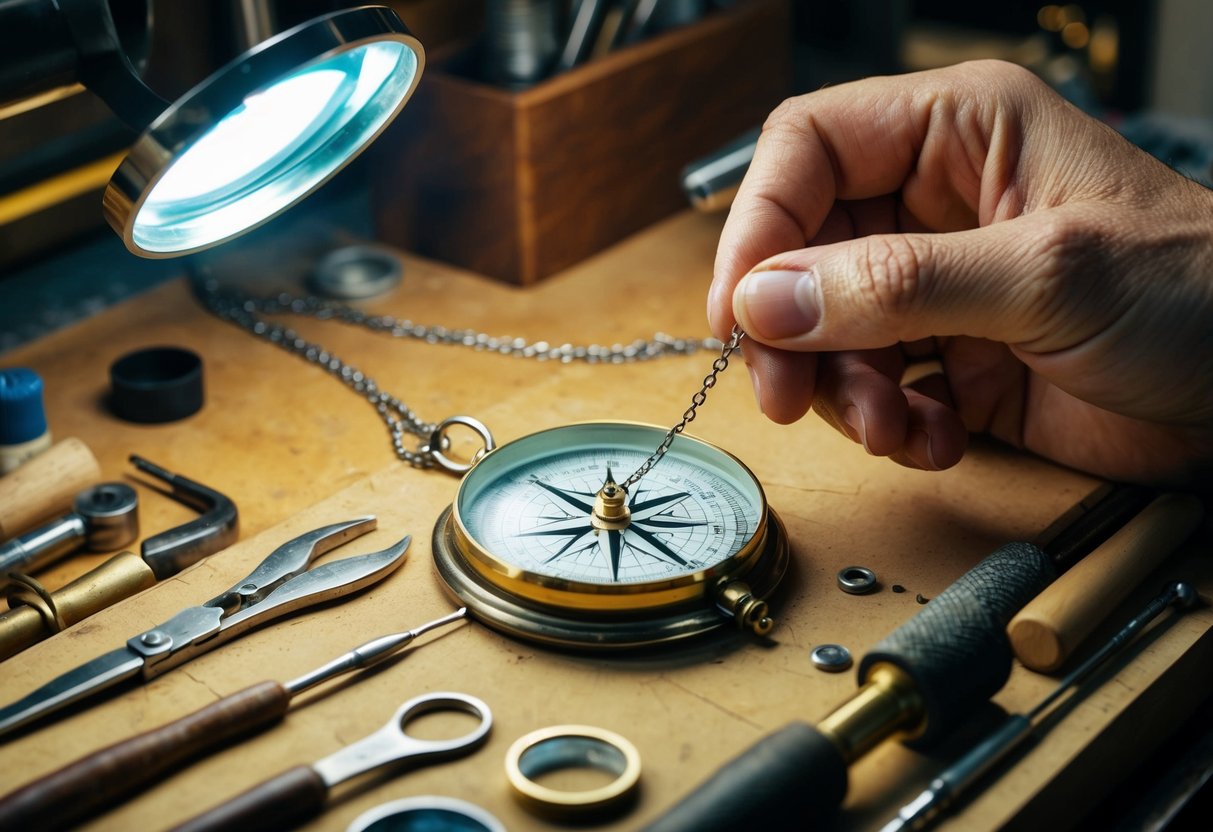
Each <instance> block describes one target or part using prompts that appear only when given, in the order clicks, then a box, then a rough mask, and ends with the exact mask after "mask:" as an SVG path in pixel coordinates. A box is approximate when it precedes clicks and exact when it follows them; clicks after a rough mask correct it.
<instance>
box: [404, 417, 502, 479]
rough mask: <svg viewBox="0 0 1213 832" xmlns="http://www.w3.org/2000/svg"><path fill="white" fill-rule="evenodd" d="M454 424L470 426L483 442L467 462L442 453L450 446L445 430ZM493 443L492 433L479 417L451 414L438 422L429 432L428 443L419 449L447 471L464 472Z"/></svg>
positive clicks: (478, 459) (452, 472) (489, 448)
mask: <svg viewBox="0 0 1213 832" xmlns="http://www.w3.org/2000/svg"><path fill="white" fill-rule="evenodd" d="M454 425H463V426H464V427H465V428H471V429H472V431H474V432H475V433H476V435H477V436H479V437H480V438H481V440H483V442H484V447H482V448H480V449H479V450H477V451H476V453H474V454H472V458H471V459H470V460H469V461H467V462H458V461H456V460H454V459H451V458H450V457H449V456H447V455H446V454H445V453H444V451H445V450H446V449H448V448H449V447H450V439H449V438H448V437H447V431H449V430H450V429H451V427H452V426H454ZM495 445H496V443H495V442H494V441H493V434H492V432H491V431H489V429H488V427H487V426H486V425H485V424H484V422H481V421H480V420H479V419H473V418H472V417H471V416H451V417H449V418H446V419H443V420H442V421H441V422H439V423H438V427H436V428H434V431H433V433H431V434H430V441H429V444H427V445H426V446H425V447H423V448H422V449H421V451H422V453H428V454H429V455H430V456H432V457H433V458H434V462H436V463H438V465H439V467H441V468H442V470H444V471H446V472H447V473H450V474H466V473H467V472H468V471H470V470H472V467H473V466H474V465H475V464H476V463H477V462H479V461H480V458H481V457H482V456H484V455H485V454H487V453H488V452H489V451H491V450H493V448H494V447H495Z"/></svg>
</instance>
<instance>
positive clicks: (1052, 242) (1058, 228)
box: [1022, 212, 1111, 328]
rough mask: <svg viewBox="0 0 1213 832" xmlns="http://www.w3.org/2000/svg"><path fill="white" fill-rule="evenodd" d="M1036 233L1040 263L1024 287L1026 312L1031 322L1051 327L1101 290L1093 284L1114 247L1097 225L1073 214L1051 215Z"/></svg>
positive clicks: (1057, 213) (1038, 262)
mask: <svg viewBox="0 0 1213 832" xmlns="http://www.w3.org/2000/svg"><path fill="white" fill-rule="evenodd" d="M1036 233H1037V246H1036V252H1037V254H1036V260H1037V262H1036V263H1035V264H1034V265H1035V268H1032V269H1029V270H1028V271H1027V272H1026V273H1027V274H1028V275H1030V278H1029V279H1028V280H1027V281H1026V284H1025V285H1024V286H1023V287H1022V288H1023V291H1024V302H1025V305H1026V309H1025V312H1026V314H1027V316H1028V319H1029V320H1033V321H1036V322H1038V323H1039V325H1040V326H1042V327H1045V328H1052V327H1053V326H1054V324H1056V323H1057V322H1059V321H1061V320H1064V319H1065V318H1066V317H1068V316H1069V313H1070V312H1071V311H1072V310H1074V309H1075V308H1078V307H1080V306H1084V305H1085V300H1086V299H1087V298H1088V296H1089V295H1090V294H1091V293H1092V292H1094V291H1098V286H1097V285H1094V284H1096V283H1098V282H1099V275H1101V274H1102V273H1104V272H1105V268H1104V266H1105V265H1106V264H1103V263H1101V262H1100V261H1101V260H1103V259H1104V258H1105V256H1106V254H1107V253H1108V252H1110V251H1111V247H1110V246H1108V245H1106V244H1105V243H1106V242H1107V240H1106V237H1107V235H1106V234H1105V233H1104V232H1103V231H1102V230H1101V229H1100V228H1099V227H1098V226H1097V225H1095V224H1093V223H1091V222H1089V221H1088V220H1087V219H1086V218H1084V217H1082V216H1079V215H1076V214H1074V213H1061V212H1055V213H1051V214H1050V215H1049V216H1048V217H1047V218H1044V219H1043V220H1042V221H1041V222H1040V223H1039V226H1038V228H1037V229H1036Z"/></svg>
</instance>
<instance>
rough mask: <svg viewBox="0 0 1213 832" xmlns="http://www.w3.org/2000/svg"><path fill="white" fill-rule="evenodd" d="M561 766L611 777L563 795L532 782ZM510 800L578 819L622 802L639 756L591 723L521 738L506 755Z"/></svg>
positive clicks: (636, 778)
mask: <svg viewBox="0 0 1213 832" xmlns="http://www.w3.org/2000/svg"><path fill="white" fill-rule="evenodd" d="M566 768H595V769H599V770H601V771H605V772H607V773H608V774H613V775H615V779H614V780H612V781H611V782H610V783H607V784H606V785H605V786H600V787H599V788H596V789H586V790H584V791H577V792H574V791H563V790H560V789H553V788H549V787H547V786H544V785H541V784H539V783H537V782H535V780H534V779H533V778H534V777H537V776H539V775H541V774H545V773H547V772H550V771H559V770H561V769H566ZM505 773H506V777H508V778H509V781H510V786H511V787H512V788H513V790H514V796H515V797H517V798H518V800H519V802H520V803H522V805H523V806H524V807H526V808H527V809H528V810H530V811H532V812H534V813H535V814H537V815H542V816H546V817H553V818H564V819H569V818H581V817H585V816H586V815H589V814H593V813H605V812H609V811H611V810H614V809H617V808H619V807H621V806H623V805H624V804H626V803H627V802H628V801H629V800H630V799H631V798H632V797H633V796H634V795H635V793H636V787H637V784H638V783H639V782H640V752H639V751H637V750H636V746H634V745H632V744H631V743H630V742H628V741H627V740H626V739H624V738H623V737H621V736H620V735H619V734H616V733H615V732H613V731H607V730H606V729H604V728H595V727H594V726H592V725H553V726H551V727H550V728H540V729H539V730H538V731H532V732H531V733H529V734H527V735H526V736H524V737H520V738H519V739H518V740H516V741H515V742H514V744H513V745H511V746H510V750H509V751H507V752H506V755H505Z"/></svg>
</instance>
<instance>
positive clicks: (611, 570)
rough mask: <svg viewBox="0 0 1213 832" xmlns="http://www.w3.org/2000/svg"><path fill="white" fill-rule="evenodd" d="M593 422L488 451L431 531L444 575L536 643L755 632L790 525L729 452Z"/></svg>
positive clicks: (470, 600) (629, 643)
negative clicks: (661, 448)
mask: <svg viewBox="0 0 1213 832" xmlns="http://www.w3.org/2000/svg"><path fill="white" fill-rule="evenodd" d="M665 434H666V431H665V430H664V429H662V428H658V427H654V426H650V425H642V424H634V423H627V422H589V423H584V424H576V425H569V426H564V427H558V428H552V429H550V430H544V431H540V432H538V433H533V434H530V435H528V436H525V437H522V438H521V439H517V440H515V441H513V442H509V443H507V444H505V445H502V446H501V447H499V448H496V449H495V450H493V451H491V452H489V453H488V454H486V455H485V456H484V457H483V458H482V459H480V461H479V462H477V463H476V464H475V466H474V467H472V469H471V470H470V471H469V472H468V473H467V475H466V476H465V477H464V479H463V480H462V482H461V484H460V487H459V491H458V493H457V495H456V497H455V501H454V503H452V505H451V506H450V507H449V508H447V509H446V511H444V512H443V514H442V515H441V516H440V517H439V519H438V523H437V525H436V526H435V528H434V539H433V544H434V545H433V549H434V562H435V568H436V570H437V572H438V575H439V577H440V578H441V580H442V581H443V583H444V584H445V586H446V588H447V589H448V590H449V591H450V592H451V594H453V595H454V596H455V597H456V598H457V599H458V600H459V601H460V602H461V603H463V604H466V605H467V606H468V608H469V609H470V610H471V611H472V612H473V614H475V615H476V616H477V617H478V618H479V619H480V620H481V621H483V622H484V623H485V624H488V625H489V626H492V627H494V628H496V629H498V630H501V631H503V632H506V633H508V634H511V635H515V636H520V637H522V638H526V639H530V640H535V641H540V642H544V643H548V644H556V645H562V646H571V647H581V648H592V647H596V648H607V649H610V648H626V647H638V646H642V645H649V644H658V643H663V642H669V641H675V640H679V639H684V638H688V637H691V636H695V635H698V634H700V633H704V632H707V631H709V630H713V629H716V628H718V627H721V626H724V625H726V624H728V623H729V622H730V621H732V622H734V623H735V624H736V625H737V626H739V627H741V628H742V629H746V630H749V631H751V632H754V633H757V634H759V635H765V634H766V633H767V632H768V631H769V630H770V629H771V627H772V626H773V624H774V622H773V620H772V619H771V617H770V615H769V614H768V609H767V603H766V600H765V599H766V598H768V597H769V596H770V594H771V593H772V592H773V591H774V590H775V588H776V586H777V585H778V583H779V581H780V579H781V578H782V577H783V575H784V573H785V571H786V570H787V564H788V545H787V534H786V532H785V530H784V527H783V524H782V522H781V521H780V520H779V517H778V516H777V515H776V514H775V512H774V511H772V510H771V509H770V508H769V507H768V505H767V501H766V497H765V495H764V494H763V490H762V486H761V485H760V484H759V482H758V480H757V479H756V478H755V477H754V475H753V474H752V473H751V472H750V470H749V469H748V468H746V467H745V465H743V464H742V463H741V462H740V461H739V460H738V459H737V458H735V457H734V456H732V455H731V454H729V453H727V452H725V451H723V450H721V449H720V448H717V447H716V446H714V445H711V444H709V443H707V442H704V441H702V440H699V439H696V438H693V437H690V436H687V435H686V434H681V435H679V436H678V438H677V440H676V441H674V442H673V443H672V444H670V445H669V447H668V452H666V453H665V454H664V456H663V457H661V462H660V464H659V465H655V466H651V470H650V469H645V473H644V476H643V478H642V479H640V480H639V481H635V482H634V485H632V487H631V489H630V491H629V490H625V488H624V487H622V486H619V485H618V484H616V482H615V476H616V475H617V474H619V473H627V472H629V471H632V470H634V469H637V467H638V466H640V465H642V464H643V463H644V462H645V460H646V458H647V457H649V456H650V453H651V451H652V449H653V447H654V446H655V445H657V444H658V443H659V442H661V440H662V437H663V436H664V435H665Z"/></svg>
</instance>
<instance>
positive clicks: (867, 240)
mask: <svg viewBox="0 0 1213 832" xmlns="http://www.w3.org/2000/svg"><path fill="white" fill-rule="evenodd" d="M708 317H709V320H710V322H711V324H712V329H713V331H714V332H715V334H716V335H717V337H725V336H727V334H728V331H729V329H730V327H731V326H732V325H733V323H734V321H736V322H738V323H740V324H741V325H742V327H743V328H744V329H745V330H746V332H747V334H748V336H749V338H748V339H747V341H746V342H745V343H744V347H743V354H744V356H745V360H746V363H747V365H748V366H749V368H750V371H751V376H752V378H753V380H754V386H755V392H756V394H757V397H758V401H759V404H760V406H761V408H762V410H763V412H764V413H765V414H766V415H767V416H768V417H770V418H771V419H773V420H774V421H776V422H781V423H788V422H792V421H795V420H796V419H799V418H800V417H801V416H803V415H804V414H805V413H806V412H807V410H808V408H809V407H810V405H811V406H812V407H813V408H814V409H815V410H816V411H817V412H818V413H819V414H820V415H821V416H822V417H823V418H824V419H826V421H828V422H829V423H830V424H832V425H834V426H835V427H836V428H837V429H839V430H840V431H842V432H843V433H844V434H846V435H847V436H849V437H851V438H852V439H853V440H855V441H857V442H861V443H862V444H863V446H864V447H865V448H866V449H867V450H868V452H869V453H872V454H876V455H882V456H889V457H892V458H893V459H895V460H897V461H898V462H900V463H902V464H903V465H908V466H912V467H918V468H925V469H939V468H947V467H949V466H952V465H954V464H956V463H957V462H958V461H959V460H960V458H961V456H962V454H963V453H964V449H965V446H966V442H967V437H968V434H969V433H970V432H985V433H989V434H991V435H993V436H995V437H998V438H999V439H1002V440H1004V441H1006V442H1009V443H1011V444H1014V445H1016V446H1020V447H1024V448H1027V449H1029V450H1031V451H1034V452H1036V453H1038V454H1041V455H1043V456H1045V457H1048V458H1051V459H1053V460H1056V461H1058V462H1061V463H1063V464H1066V465H1069V466H1073V467H1076V468H1079V469H1082V470H1085V471H1089V472H1091V473H1094V474H1097V475H1100V476H1105V477H1109V478H1113V479H1125V480H1137V481H1151V482H1170V483H1177V482H1191V481H1193V479H1194V478H1195V477H1197V476H1198V472H1199V471H1201V470H1207V469H1208V467H1209V464H1210V462H1211V461H1213V192H1211V191H1209V190H1208V189H1206V188H1204V187H1202V186H1200V185H1197V184H1195V183H1193V182H1190V181H1189V180H1187V179H1185V178H1183V177H1182V176H1180V175H1179V174H1176V173H1174V172H1173V171H1171V170H1169V169H1168V168H1166V167H1165V166H1164V165H1162V164H1161V163H1159V162H1157V161H1156V160H1154V159H1152V158H1151V157H1149V156H1148V155H1146V154H1145V153H1143V152H1141V151H1140V150H1138V149H1136V148H1134V147H1133V146H1132V145H1130V144H1129V143H1128V142H1126V141H1124V140H1123V139H1122V138H1121V137H1120V136H1118V135H1116V134H1115V132H1114V131H1112V130H1111V129H1109V128H1108V127H1106V126H1105V125H1102V124H1100V123H1099V122H1096V121H1094V120H1092V119H1090V118H1088V117H1087V116H1085V115H1083V114H1082V113H1080V112H1079V111H1078V110H1076V109H1075V108H1073V107H1071V106H1070V105H1069V104H1067V103H1065V102H1064V101H1063V100H1062V99H1061V98H1060V97H1059V96H1057V95H1056V94H1055V93H1054V92H1052V91H1051V90H1050V89H1049V88H1048V87H1047V86H1046V85H1045V84H1044V83H1042V82H1041V81H1040V80H1039V79H1037V78H1036V77H1035V76H1033V75H1032V74H1031V73H1029V72H1028V71H1026V70H1023V69H1020V68H1018V67H1015V66H1013V65H1010V64H1004V63H1000V62H994V61H986V62H978V63H970V64H963V65H960V66H956V67H951V68H949V69H945V70H939V71H934V72H927V73H919V74H914V75H904V76H897V77H891V78H877V79H871V80H867V81H860V82H856V83H853V84H847V85H843V86H839V87H834V88H827V89H824V90H821V91H819V92H815V93H811V94H809V95H805V96H802V97H799V98H794V99H791V100H789V101H787V102H785V103H784V104H783V105H782V106H781V107H780V108H779V109H777V110H776V111H775V112H774V113H773V114H772V115H771V117H770V118H769V119H768V121H767V124H766V126H765V128H764V130H763V134H762V137H761V138H760V140H759V143H758V148H757V151H756V153H755V156H754V160H753V163H752V164H751V166H750V170H749V172H748V174H747V176H746V178H745V180H744V182H743V183H742V186H741V189H740V191H739V193H738V195H737V198H736V200H735V201H734V204H733V208H732V211H731V212H730V214H729V218H728V221H727V222H726V224H725V228H724V231H723V233H722V235H721V239H720V246H719V249H718V251H717V257H716V272H715V279H714V281H713V284H712V288H711V292H710V294H709V300H708ZM923 358H930V359H932V360H936V361H938V362H939V363H938V367H939V371H938V372H931V373H929V374H927V375H926V376H925V377H923V378H921V379H918V380H915V381H912V382H911V383H908V384H904V385H903V384H902V381H903V374H904V373H905V371H906V368H907V367H908V366H910V365H912V364H913V363H914V362H916V361H918V360H920V359H923Z"/></svg>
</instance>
